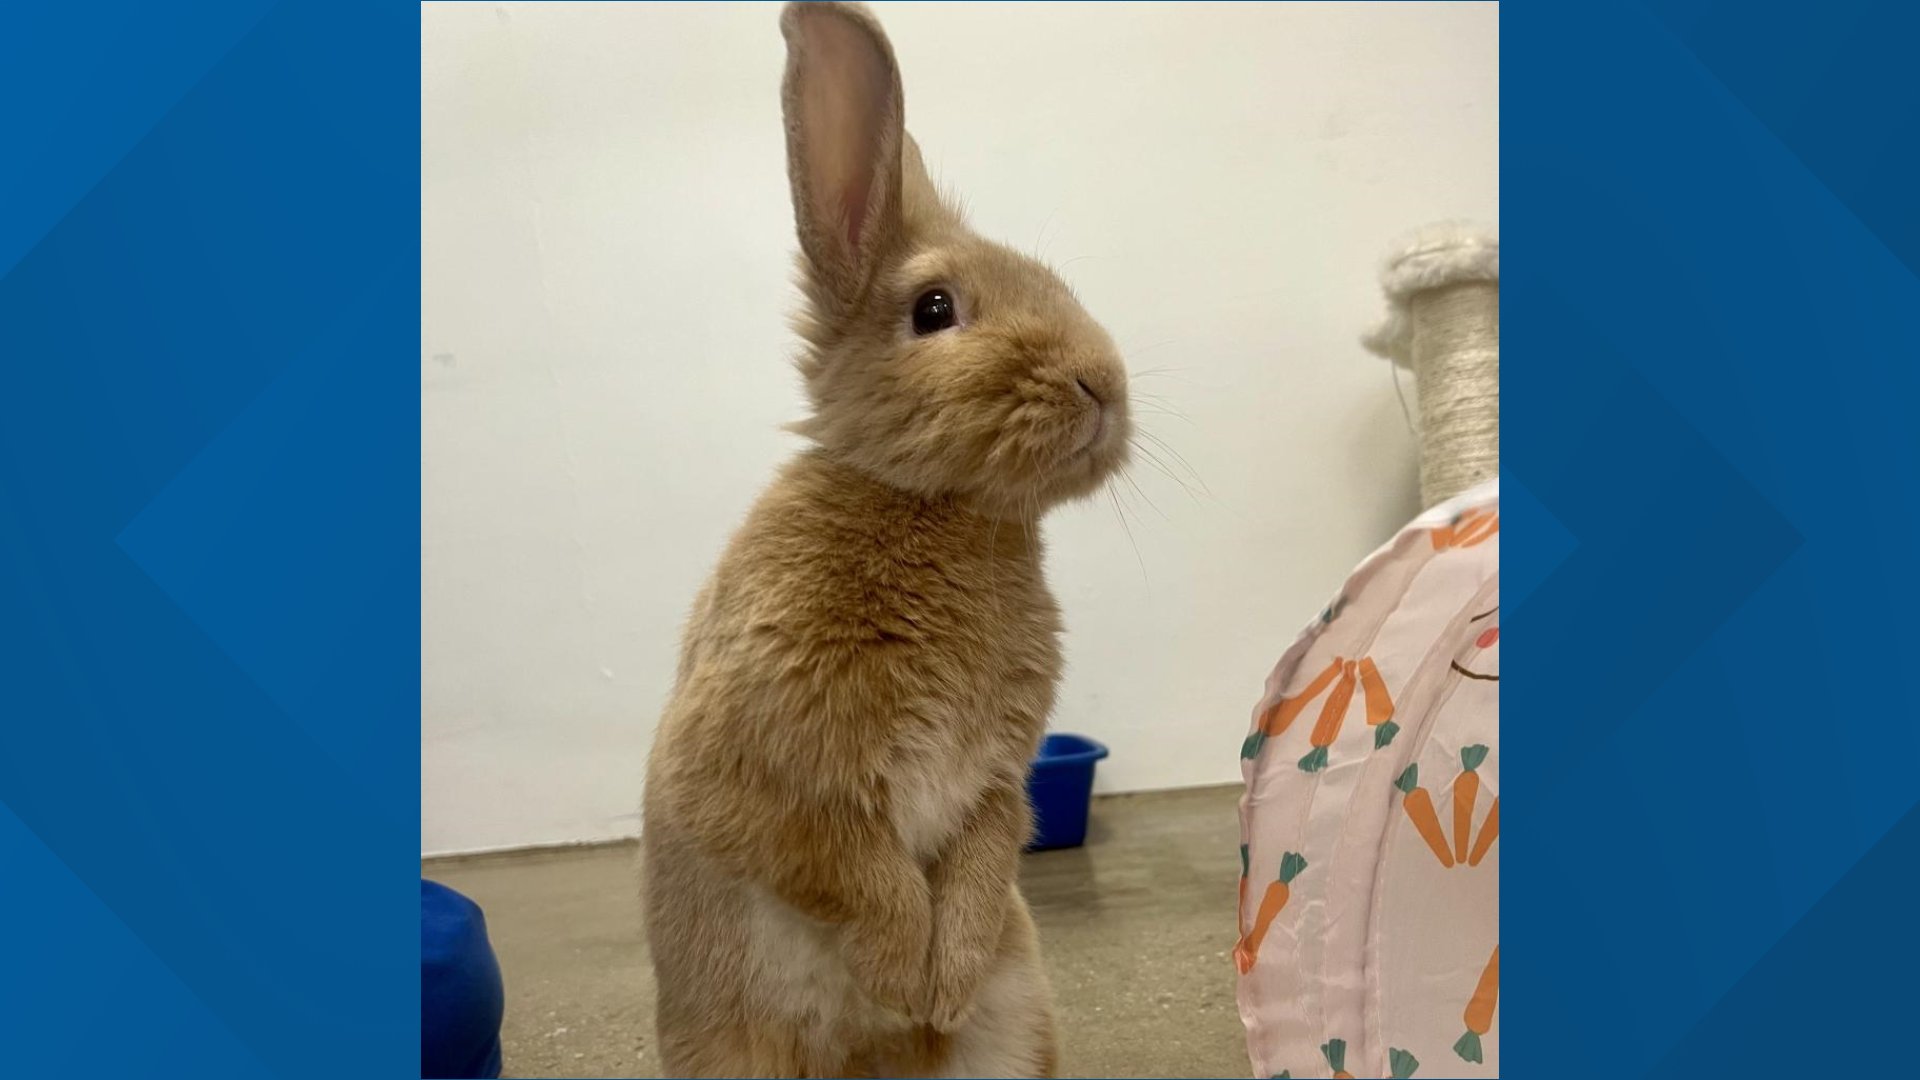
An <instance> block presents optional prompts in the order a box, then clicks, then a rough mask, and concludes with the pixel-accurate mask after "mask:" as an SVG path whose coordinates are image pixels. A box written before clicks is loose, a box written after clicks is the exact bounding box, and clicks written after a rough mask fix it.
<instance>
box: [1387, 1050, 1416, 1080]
mask: <svg viewBox="0 0 1920 1080" xmlns="http://www.w3.org/2000/svg"><path fill="white" fill-rule="evenodd" d="M1387 1068H1388V1069H1390V1070H1392V1071H1391V1072H1390V1073H1389V1075H1391V1076H1392V1077H1393V1080H1407V1078H1408V1077H1410V1076H1412V1075H1413V1074H1414V1073H1417V1072H1419V1071H1420V1059H1419V1058H1417V1057H1414V1056H1413V1054H1412V1053H1410V1052H1408V1051H1406V1050H1389V1051H1387Z"/></svg>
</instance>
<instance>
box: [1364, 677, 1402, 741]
mask: <svg viewBox="0 0 1920 1080" xmlns="http://www.w3.org/2000/svg"><path fill="white" fill-rule="evenodd" d="M1360 693H1361V696H1363V697H1364V698H1366V702H1367V726H1368V727H1371V728H1373V748H1374V749H1375V750H1378V749H1380V748H1381V747H1383V746H1385V745H1387V744H1388V743H1390V742H1392V741H1393V737H1394V736H1395V735H1398V734H1400V725H1399V724H1396V723H1394V722H1393V698H1391V697H1389V696H1387V684H1386V681H1385V680H1384V679H1382V678H1380V669H1379V668H1378V667H1375V666H1374V663H1373V659H1372V658H1371V657H1369V658H1367V659H1364V660H1362V661H1360Z"/></svg>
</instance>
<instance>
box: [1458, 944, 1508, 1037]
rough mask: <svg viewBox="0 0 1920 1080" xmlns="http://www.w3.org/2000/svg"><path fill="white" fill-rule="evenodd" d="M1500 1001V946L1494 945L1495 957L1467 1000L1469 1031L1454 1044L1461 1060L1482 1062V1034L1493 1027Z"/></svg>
mask: <svg viewBox="0 0 1920 1080" xmlns="http://www.w3.org/2000/svg"><path fill="white" fill-rule="evenodd" d="M1499 1003H1500V946H1498V945H1495V946H1494V947H1493V959H1491V960H1488V961H1487V969H1486V970H1485V971H1482V972H1481V973H1480V985H1479V986H1476V987H1474V990H1473V998H1472V999H1471V1000H1470V1001H1468V1002H1467V1013H1466V1017H1465V1019H1466V1021H1467V1033H1466V1034H1465V1035H1462V1036H1460V1041H1459V1042H1457V1043H1454V1044H1453V1052H1454V1053H1456V1054H1459V1055H1460V1058H1461V1060H1463V1061H1471V1062H1473V1063H1475V1064H1481V1063H1482V1061H1483V1059H1482V1058H1481V1056H1480V1036H1482V1035H1485V1034H1486V1033H1487V1032H1488V1031H1489V1030H1490V1029H1491V1028H1492V1027H1493V1010H1494V1007H1495V1006H1496V1005H1498V1004H1499Z"/></svg>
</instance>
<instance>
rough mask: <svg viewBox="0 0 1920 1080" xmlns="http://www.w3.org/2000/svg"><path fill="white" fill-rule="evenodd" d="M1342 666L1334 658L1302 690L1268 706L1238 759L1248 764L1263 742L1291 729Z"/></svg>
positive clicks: (1241, 748)
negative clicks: (1296, 718) (1296, 719)
mask: <svg viewBox="0 0 1920 1080" xmlns="http://www.w3.org/2000/svg"><path fill="white" fill-rule="evenodd" d="M1345 666H1346V662H1345V661H1343V660H1341V659H1340V658H1339V657H1337V656H1336V657H1334V658H1333V663H1331V664H1328V665H1327V669H1326V670H1325V671H1322V672H1321V673H1320V674H1319V675H1316V676H1314V679H1313V681H1312V682H1310V683H1308V684H1307V687H1306V689H1304V690H1302V691H1300V692H1299V693H1298V694H1295V695H1293V696H1292V697H1283V698H1281V699H1280V700H1279V701H1276V702H1274V703H1273V704H1272V705H1271V706H1269V707H1268V708H1267V711H1266V712H1264V713H1261V714H1260V723H1259V725H1258V726H1257V727H1256V728H1255V729H1254V732H1253V734H1251V735H1249V736H1247V741H1246V742H1244V743H1241V744H1240V756H1241V757H1243V758H1245V759H1247V760H1248V761H1251V760H1253V759H1254V758H1256V757H1259V756H1260V749H1261V747H1263V746H1265V745H1266V744H1267V740H1268V739H1276V738H1279V737H1280V736H1281V735H1282V734H1283V733H1285V732H1286V730H1287V728H1289V727H1291V726H1293V721H1294V718H1295V717H1297V716H1299V715H1300V713H1301V712H1302V711H1304V710H1305V709H1306V707H1307V706H1308V705H1309V704H1311V703H1312V701H1313V699H1314V698H1317V697H1319V696H1320V694H1321V692H1322V691H1324V690H1326V688H1327V687H1328V686H1329V685H1330V684H1332V682H1333V680H1334V679H1336V678H1338V677H1339V675H1340V672H1341V671H1342V670H1343V669H1344V668H1345Z"/></svg>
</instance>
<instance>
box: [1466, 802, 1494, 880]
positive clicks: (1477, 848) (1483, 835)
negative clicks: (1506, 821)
mask: <svg viewBox="0 0 1920 1080" xmlns="http://www.w3.org/2000/svg"><path fill="white" fill-rule="evenodd" d="M1499 838H1500V796H1498V795H1495V796H1494V797H1493V809H1491V810H1488V811H1487V820H1485V821H1483V822H1481V823H1480V839H1478V840H1475V841H1474V842H1473V853H1472V854H1470V855H1468V856H1467V865H1468V866H1479V865H1480V860H1481V859H1484V858H1486V857H1487V849H1488V848H1490V847H1492V846H1493V842H1494V841H1495V840H1498V839H1499Z"/></svg>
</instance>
